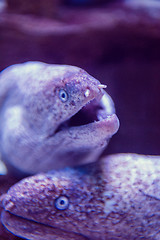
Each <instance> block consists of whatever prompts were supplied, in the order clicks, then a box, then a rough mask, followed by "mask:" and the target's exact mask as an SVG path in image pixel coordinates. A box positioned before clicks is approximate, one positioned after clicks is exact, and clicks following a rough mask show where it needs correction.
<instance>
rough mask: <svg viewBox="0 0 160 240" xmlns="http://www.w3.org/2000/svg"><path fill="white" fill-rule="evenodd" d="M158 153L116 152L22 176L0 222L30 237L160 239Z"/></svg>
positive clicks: (32, 239) (5, 203)
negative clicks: (85, 161)
mask: <svg viewBox="0 0 160 240" xmlns="http://www.w3.org/2000/svg"><path fill="white" fill-rule="evenodd" d="M159 176H160V157H154V156H152V157H151V156H143V155H136V154H116V155H111V156H108V157H105V158H103V159H101V160H99V161H97V162H94V163H89V164H87V165H83V166H81V167H74V168H65V169H61V170H57V171H56V170H53V171H51V172H48V173H40V174H37V175H35V176H31V177H28V178H25V179H23V180H21V181H20V182H19V183H16V184H15V185H14V186H12V187H11V188H10V190H9V191H8V193H7V194H6V195H5V197H4V200H3V206H4V209H5V210H4V212H3V214H2V222H3V224H4V225H5V226H6V228H7V229H9V230H10V231H11V232H13V233H14V234H16V235H18V236H21V237H25V238H27V239H30V240H41V239H44V237H45V239H46V240H53V239H58V240H67V239H76V240H84V239H90V240H111V239H112V240H113V239H115V240H118V239H119V240H122V239H123V240H128V239H130V240H133V239H137V240H139V239H147V240H151V239H152V240H158V239H160V230H159V226H160V177H159Z"/></svg>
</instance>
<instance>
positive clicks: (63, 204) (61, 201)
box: [55, 196, 69, 210]
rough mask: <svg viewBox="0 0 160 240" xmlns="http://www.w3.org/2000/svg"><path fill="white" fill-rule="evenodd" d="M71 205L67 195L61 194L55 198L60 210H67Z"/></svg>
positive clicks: (56, 205)
mask: <svg viewBox="0 0 160 240" xmlns="http://www.w3.org/2000/svg"><path fill="white" fill-rule="evenodd" d="M68 206H69V200H68V198H67V197H65V196H61V197H59V198H57V199H56V200H55V207H56V208H57V209H58V210H65V209H67V208H68Z"/></svg>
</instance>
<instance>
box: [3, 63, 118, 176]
mask: <svg viewBox="0 0 160 240" xmlns="http://www.w3.org/2000/svg"><path fill="white" fill-rule="evenodd" d="M0 84H1V87H0V152H1V154H2V159H3V160H4V161H5V163H6V164H7V165H8V167H10V168H11V169H12V170H13V169H14V170H18V171H21V172H22V173H25V174H33V173H37V172H39V171H48V170H50V169H59V168H63V167H65V166H76V165H80V164H82V163H88V162H92V161H95V160H97V158H98V156H99V155H100V153H101V152H102V150H103V149H104V147H105V146H106V145H107V143H108V140H109V138H110V137H111V136H112V135H113V134H114V133H115V132H116V131H117V130H118V128H119V121H118V118H117V116H116V115H115V110H114V104H113V101H112V100H111V98H110V96H109V95H108V94H107V93H106V92H105V91H104V90H103V88H104V87H105V86H104V85H102V84H100V82H99V81H98V80H96V79H95V78H93V77H92V76H90V75H89V74H88V73H86V72H85V71H84V70H82V69H80V68H78V67H74V66H67V65H51V64H45V63H41V62H28V63H23V64H17V65H13V66H11V67H9V68H7V69H6V70H4V71H2V72H1V74H0Z"/></svg>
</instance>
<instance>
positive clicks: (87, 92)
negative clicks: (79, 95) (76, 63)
mask: <svg viewBox="0 0 160 240" xmlns="http://www.w3.org/2000/svg"><path fill="white" fill-rule="evenodd" d="M89 94H90V90H89V89H87V90H86V91H85V93H84V95H85V97H88V96H89Z"/></svg>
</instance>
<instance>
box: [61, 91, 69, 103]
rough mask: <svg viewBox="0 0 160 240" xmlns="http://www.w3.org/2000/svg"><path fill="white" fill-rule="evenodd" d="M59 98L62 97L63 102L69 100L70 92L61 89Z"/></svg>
mask: <svg viewBox="0 0 160 240" xmlns="http://www.w3.org/2000/svg"><path fill="white" fill-rule="evenodd" d="M59 98H60V99H61V101H62V102H66V101H67V100H68V94H67V92H66V91H65V90H64V89H61V90H60V91H59Z"/></svg>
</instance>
